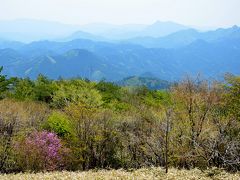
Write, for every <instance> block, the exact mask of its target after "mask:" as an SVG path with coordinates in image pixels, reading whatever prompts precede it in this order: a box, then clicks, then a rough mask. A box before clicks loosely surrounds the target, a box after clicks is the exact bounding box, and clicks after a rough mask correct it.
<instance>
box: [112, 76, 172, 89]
mask: <svg viewBox="0 0 240 180" xmlns="http://www.w3.org/2000/svg"><path fill="white" fill-rule="evenodd" d="M116 84H118V85H120V86H133V87H142V86H145V87H147V88H149V89H153V90H156V89H168V88H170V86H171V83H170V82H168V81H165V80H161V79H158V78H154V77H138V76H131V77H127V78H124V79H123V80H121V81H118V82H116Z"/></svg>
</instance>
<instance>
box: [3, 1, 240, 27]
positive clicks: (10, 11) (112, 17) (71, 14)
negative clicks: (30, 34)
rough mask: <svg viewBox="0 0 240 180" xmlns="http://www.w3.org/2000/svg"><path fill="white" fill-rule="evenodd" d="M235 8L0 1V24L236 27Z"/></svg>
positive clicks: (233, 4) (239, 18)
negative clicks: (24, 21)
mask: <svg viewBox="0 0 240 180" xmlns="http://www.w3.org/2000/svg"><path fill="white" fill-rule="evenodd" d="M239 6H240V1H238V0H228V1H226V0H211V1H209V0H196V1H192V0H181V1H177V0H168V1H166V0H100V1H96V0H68V1H65V0H51V1H48V0H42V1H37V0H8V1H0V7H1V11H0V21H6V20H7V21H8V20H17V19H32V20H43V21H55V22H59V23H63V24H71V25H85V24H92V23H107V24H114V25H123V24H152V23H154V22H156V21H163V22H166V21H172V22H176V23H179V24H184V25H188V26H199V27H230V26H233V25H240V13H239V11H238V7H239ZM19 7H21V8H19Z"/></svg>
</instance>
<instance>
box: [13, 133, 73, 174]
mask: <svg viewBox="0 0 240 180" xmlns="http://www.w3.org/2000/svg"><path fill="white" fill-rule="evenodd" d="M16 148H17V150H18V152H19V154H18V155H19V158H18V163H19V167H20V168H21V169H23V170H30V171H42V170H47V171H52V170H59V169H63V168H64V166H65V164H64V156H65V155H66V154H67V153H68V151H69V150H68V149H67V148H64V147H63V145H62V143H61V140H60V139H59V138H58V137H57V135H56V134H55V133H50V132H47V131H42V132H33V133H31V134H30V135H29V136H28V137H26V138H25V139H24V140H23V141H22V142H21V143H19V144H17V145H16Z"/></svg>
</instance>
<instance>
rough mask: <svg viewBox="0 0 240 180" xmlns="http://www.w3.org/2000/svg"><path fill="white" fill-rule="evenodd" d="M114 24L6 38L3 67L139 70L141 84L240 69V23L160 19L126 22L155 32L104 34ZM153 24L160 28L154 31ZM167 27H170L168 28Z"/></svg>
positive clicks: (88, 72)
mask: <svg viewBox="0 0 240 180" xmlns="http://www.w3.org/2000/svg"><path fill="white" fill-rule="evenodd" d="M0 24H1V23H0ZM163 24H165V25H164V26H162V25H163ZM95 26H96V25H95ZM98 26H100V25H99V24H98ZM91 27H94V26H93V25H91V26H89V28H90V29H91ZM113 27H115V26H110V25H109V27H107V26H105V29H104V28H103V31H102V32H100V30H99V32H98V33H95V34H93V32H87V33H86V32H84V31H81V30H80V31H79V30H78V31H75V33H70V34H68V35H66V36H62V37H61V38H57V39H55V40H44V41H35V42H31V43H23V42H19V41H8V40H6V39H5V38H1V39H0V66H4V73H6V74H7V75H9V76H19V77H30V78H36V76H37V75H38V74H39V73H42V74H44V75H46V76H49V77H50V78H54V79H56V78H59V77H63V78H71V77H77V76H80V77H84V78H88V79H90V80H96V81H98V80H101V79H106V80H109V81H121V80H122V79H123V78H126V77H135V76H138V77H148V78H150V79H147V80H146V79H145V80H146V81H145V80H144V82H142V79H139V78H137V79H136V78H134V80H136V82H137V84H143V85H145V84H147V85H149V83H150V84H151V82H152V81H153V80H151V78H157V79H163V80H167V81H175V80H179V79H181V78H182V77H183V76H185V75H196V74H198V73H200V74H202V75H204V76H205V77H206V78H221V77H223V75H224V74H225V73H227V72H230V73H233V74H240V28H239V27H237V26H233V27H231V28H227V29H217V30H215V31H207V32H199V31H197V30H195V29H186V28H187V27H186V26H182V25H178V24H176V23H171V22H167V23H162V22H157V23H155V24H153V25H150V26H144V25H125V26H123V27H126V29H127V31H128V32H129V33H130V34H131V32H134V31H135V30H136V29H138V28H139V31H138V33H139V34H140V35H141V34H142V35H144V33H147V32H148V33H150V34H151V36H140V35H139V34H138V33H135V35H137V36H138V37H135V38H129V39H119V40H117V39H115V40H114V39H111V38H110V36H111V35H109V37H105V36H102V35H103V34H104V32H107V31H108V30H109V29H111V28H113ZM123 27H121V28H123ZM153 27H155V28H156V27H158V28H159V29H158V28H156V29H158V30H157V31H156V32H155V31H154V30H152V31H150V29H155V28H153ZM164 27H168V28H166V29H168V30H167V31H165V30H166V29H165V30H163V28H164ZM84 28H85V30H86V29H87V26H84ZM116 28H118V30H119V31H113V32H114V33H117V32H120V29H121V28H120V27H118V26H117V27H116ZM161 29H162V30H161ZM5 30H6V27H5ZM175 31H176V32H175ZM114 33H113V34H114ZM122 33H123V34H124V33H125V32H124V31H122ZM154 33H156V34H155V35H154ZM157 33H159V34H157ZM109 34H110V33H109ZM161 34H162V35H163V34H165V36H164V37H160V35H161ZM0 35H1V30H0ZM145 35H146V34H145ZM156 36H157V37H156ZM14 40H15V39H14ZM146 74H147V76H145V75H146ZM125 80H126V79H125ZM130 81H131V79H130ZM127 82H129V80H128V79H127V81H125V83H127ZM123 84H124V83H123Z"/></svg>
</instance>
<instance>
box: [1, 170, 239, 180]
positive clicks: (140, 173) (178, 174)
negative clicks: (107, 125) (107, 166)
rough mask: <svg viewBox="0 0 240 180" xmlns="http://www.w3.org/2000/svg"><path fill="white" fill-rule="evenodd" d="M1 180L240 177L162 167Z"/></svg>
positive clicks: (28, 175)
mask: <svg viewBox="0 0 240 180" xmlns="http://www.w3.org/2000/svg"><path fill="white" fill-rule="evenodd" d="M0 179H1V180H12V179H14V180H15V179H17V180H18V179H19V180H25V179H31V180H32V179H39V180H42V179H60V180H65V179H66V180H70V179H83V180H85V179H86V180H89V179H90V180H91V179H93V180H94V179H107V180H110V179H124V180H125V179H134V180H145V179H177V180H178V179H179V180H183V179H184V180H185V179H186V180H189V179H191V180H195V179H216V180H218V179H231V180H234V179H236V180H238V179H240V173H233V174H231V173H227V172H225V171H223V170H219V169H211V170H205V171H201V170H198V169H193V170H177V169H169V173H168V174H165V172H164V169H162V168H149V169H139V170H132V171H126V170H98V171H97V170H96V171H94V170H92V171H84V172H67V171H64V172H49V173H48V172H46V173H37V174H31V173H20V174H8V175H5V174H3V175H0Z"/></svg>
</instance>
